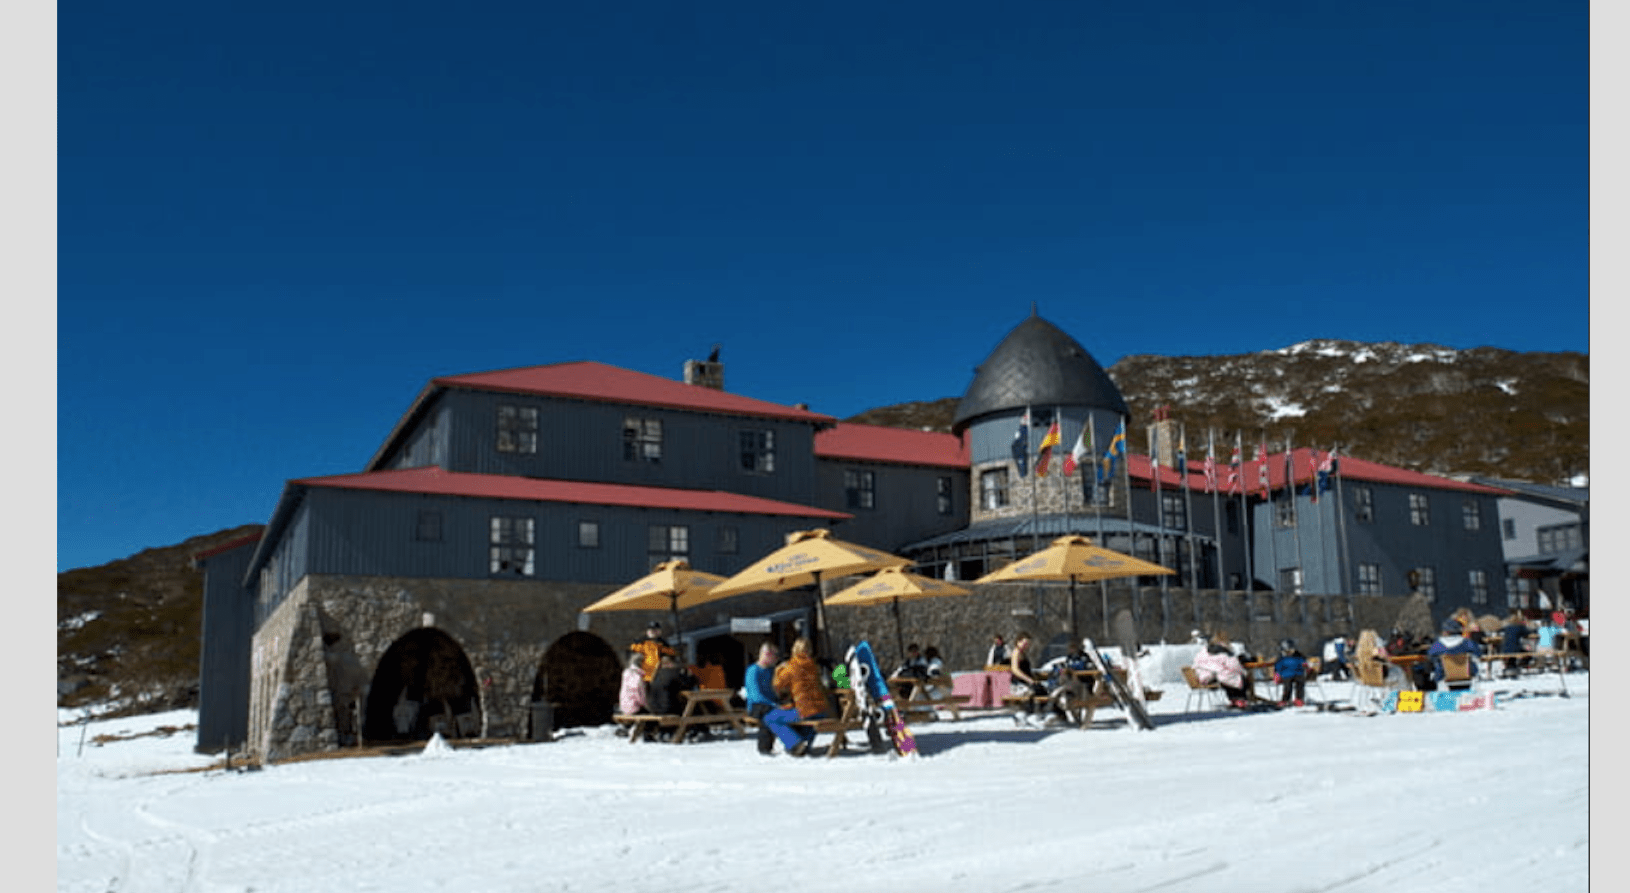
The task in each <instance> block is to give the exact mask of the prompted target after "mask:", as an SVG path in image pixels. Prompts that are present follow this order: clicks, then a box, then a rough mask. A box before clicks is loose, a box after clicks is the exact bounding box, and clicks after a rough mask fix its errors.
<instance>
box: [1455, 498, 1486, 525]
mask: <svg viewBox="0 0 1630 893" xmlns="http://www.w3.org/2000/svg"><path fill="white" fill-rule="evenodd" d="M1460 521H1461V523H1462V524H1464V525H1465V527H1466V529H1467V530H1482V529H1483V512H1482V510H1481V509H1480V508H1478V506H1477V500H1475V499H1468V500H1466V501H1465V502H1463V503H1461V504H1460Z"/></svg>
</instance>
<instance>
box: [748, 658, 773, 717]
mask: <svg viewBox="0 0 1630 893" xmlns="http://www.w3.org/2000/svg"><path fill="white" fill-rule="evenodd" d="M742 687H743V688H744V689H746V691H747V706H749V707H751V706H753V705H754V704H766V705H768V706H770V707H772V708H774V707H777V706H780V705H779V702H777V701H776V699H775V667H766V666H763V665H761V664H757V663H753V664H749V665H748V667H747V682H746V684H745V685H743V686H742Z"/></svg>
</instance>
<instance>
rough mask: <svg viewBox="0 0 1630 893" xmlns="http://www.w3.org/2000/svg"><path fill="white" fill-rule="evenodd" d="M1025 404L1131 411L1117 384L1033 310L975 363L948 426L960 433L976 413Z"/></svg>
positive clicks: (977, 415)
mask: <svg viewBox="0 0 1630 893" xmlns="http://www.w3.org/2000/svg"><path fill="white" fill-rule="evenodd" d="M1026 406H1033V407H1045V406H1086V407H1090V408H1093V409H1107V410H1112V411H1114V412H1117V413H1119V414H1120V415H1122V416H1129V415H1131V412H1130V411H1129V410H1128V409H1127V408H1126V400H1125V399H1124V398H1122V397H1121V389H1120V388H1117V387H1115V382H1113V381H1111V380H1110V379H1109V373H1107V372H1105V371H1104V367H1102V366H1100V365H1098V361H1097V360H1094V359H1093V358H1092V354H1089V353H1087V351H1086V349H1085V348H1083V347H1082V346H1081V345H1080V344H1077V343H1076V341H1075V339H1074V338H1071V337H1070V336H1069V335H1066V334H1064V332H1063V331H1061V330H1060V329H1059V328H1058V327H1057V326H1055V325H1053V324H1052V323H1050V322H1048V321H1047V320H1044V319H1042V318H1041V317H1040V316H1036V315H1035V314H1034V313H1032V314H1031V316H1030V318H1029V319H1026V320H1025V321H1024V322H1022V323H1019V325H1018V326H1017V327H1016V328H1015V329H1014V330H1013V331H1011V332H1009V333H1008V334H1007V337H1006V338H1003V339H1002V343H1001V344H998V345H996V349H995V350H993V351H991V353H990V356H988V357H986V358H985V362H983V363H981V364H980V365H979V369H978V371H977V372H976V373H975V374H974V378H973V384H971V385H968V390H967V392H966V393H964V394H963V395H962V402H960V403H958V404H957V409H956V418H954V419H953V420H952V421H951V432H952V433H953V434H961V433H962V431H963V429H965V428H967V427H968V425H970V424H972V423H973V422H974V421H976V420H977V419H979V417H980V416H986V415H991V414H994V413H1001V412H1008V411H1011V410H1014V409H1023V408H1025V407H1026Z"/></svg>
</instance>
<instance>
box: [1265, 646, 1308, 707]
mask: <svg viewBox="0 0 1630 893" xmlns="http://www.w3.org/2000/svg"><path fill="white" fill-rule="evenodd" d="M1307 666H1308V665H1307V655H1305V654H1303V653H1302V652H1300V651H1297V650H1296V642H1295V641H1294V640H1292V639H1285V640H1283V641H1281V642H1280V643H1279V659H1278V660H1276V661H1274V662H1273V681H1275V682H1277V683H1279V706H1281V707H1284V706H1286V705H1287V704H1295V705H1296V706H1298V707H1300V706H1302V705H1303V704H1304V703H1306V701H1307Z"/></svg>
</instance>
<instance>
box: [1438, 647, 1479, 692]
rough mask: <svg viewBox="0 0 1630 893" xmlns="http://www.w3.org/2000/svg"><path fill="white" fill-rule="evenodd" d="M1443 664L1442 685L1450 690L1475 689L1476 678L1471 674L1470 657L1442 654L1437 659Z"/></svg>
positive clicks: (1467, 655)
mask: <svg viewBox="0 0 1630 893" xmlns="http://www.w3.org/2000/svg"><path fill="white" fill-rule="evenodd" d="M1438 659H1439V660H1440V661H1442V662H1443V679H1442V684H1443V686H1444V687H1445V688H1450V689H1472V690H1473V691H1475V690H1476V689H1477V677H1476V675H1475V674H1473V673H1472V656H1471V655H1469V654H1444V655H1441V656H1439V658H1438Z"/></svg>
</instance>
